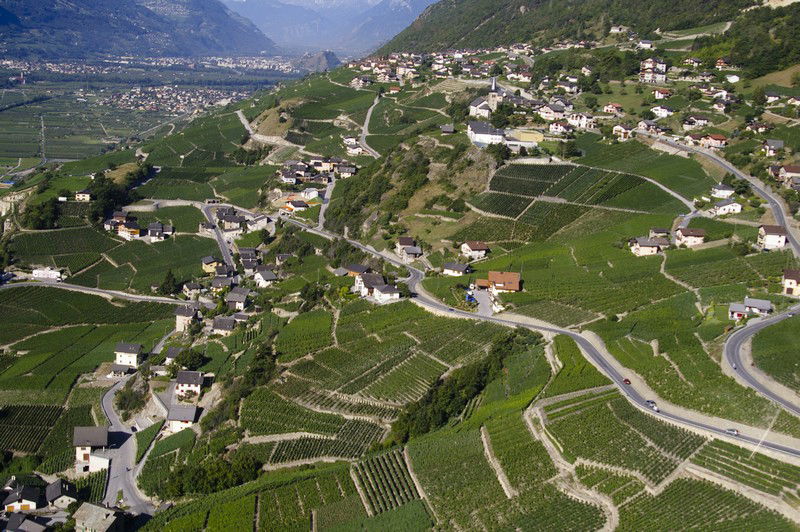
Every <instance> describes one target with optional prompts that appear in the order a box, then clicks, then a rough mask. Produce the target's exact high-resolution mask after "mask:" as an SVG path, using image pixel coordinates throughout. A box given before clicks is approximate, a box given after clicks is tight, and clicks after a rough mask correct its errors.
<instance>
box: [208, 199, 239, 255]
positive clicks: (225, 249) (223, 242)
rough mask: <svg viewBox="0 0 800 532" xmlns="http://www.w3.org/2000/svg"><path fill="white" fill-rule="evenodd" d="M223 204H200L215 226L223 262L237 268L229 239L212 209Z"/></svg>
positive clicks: (209, 220) (215, 235) (215, 234)
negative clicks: (223, 232)
mask: <svg viewBox="0 0 800 532" xmlns="http://www.w3.org/2000/svg"><path fill="white" fill-rule="evenodd" d="M221 206H223V205H221V204H215V205H206V204H202V206H200V210H201V211H202V212H203V214H204V215H205V217H206V220H208V222H209V223H210V224H212V225H213V226H214V237H215V238H216V239H217V245H218V246H219V252H220V253H221V254H222V260H223V262H225V264H227V265H228V267H229V268H235V267H236V265H235V264H234V263H233V255H232V254H231V248H230V246H229V245H228V241H227V239H226V238H225V235H223V234H222V230H221V229H220V228H219V224H218V223H217V220H216V219H215V218H214V213H212V212H211V210H212V209H214V208H217V207H221ZM239 210H241V209H239Z"/></svg>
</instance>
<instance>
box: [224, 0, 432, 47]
mask: <svg viewBox="0 0 800 532" xmlns="http://www.w3.org/2000/svg"><path fill="white" fill-rule="evenodd" d="M434 1H435V0H225V2H226V5H227V6H228V7H229V8H230V9H231V10H233V11H235V12H236V13H238V14H240V15H242V16H244V17H247V18H248V19H250V20H251V21H253V23H254V24H255V25H256V26H258V28H259V29H260V30H261V31H263V32H264V34H266V35H267V36H269V37H270V38H271V39H273V40H274V41H275V42H277V43H278V45H280V46H281V47H282V48H285V49H288V50H295V51H309V50H319V49H328V50H335V51H337V52H342V53H344V54H347V55H354V54H359V53H364V52H368V51H371V50H374V49H375V48H376V47H377V46H379V45H381V44H382V43H384V42H386V41H388V40H389V39H391V38H392V37H393V36H394V35H395V34H397V32H399V31H400V30H402V29H403V28H405V27H406V26H407V25H409V24H411V22H413V21H414V19H415V18H416V17H417V16H418V15H419V14H420V13H421V12H422V11H423V10H424V9H425V8H426V7H428V6H429V5H430V4H431V3H433V2H434Z"/></svg>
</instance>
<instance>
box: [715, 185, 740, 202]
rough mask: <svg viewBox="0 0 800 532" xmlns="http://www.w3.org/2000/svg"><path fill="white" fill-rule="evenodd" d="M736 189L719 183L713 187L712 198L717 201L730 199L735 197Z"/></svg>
mask: <svg viewBox="0 0 800 532" xmlns="http://www.w3.org/2000/svg"><path fill="white" fill-rule="evenodd" d="M734 192H736V191H735V189H734V188H733V187H732V186H730V185H726V184H725V183H718V184H716V185H714V186H713V187H711V197H712V198H717V199H730V198H731V197H733V194H734Z"/></svg>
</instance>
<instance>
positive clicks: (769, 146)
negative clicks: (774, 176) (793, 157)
mask: <svg viewBox="0 0 800 532" xmlns="http://www.w3.org/2000/svg"><path fill="white" fill-rule="evenodd" d="M783 148H784V142H783V141H782V140H778V139H767V140H765V141H764V145H763V146H762V147H761V149H762V150H763V151H764V154H765V155H766V156H767V157H775V156H776V155H778V154H779V153H781V152H782V151H783Z"/></svg>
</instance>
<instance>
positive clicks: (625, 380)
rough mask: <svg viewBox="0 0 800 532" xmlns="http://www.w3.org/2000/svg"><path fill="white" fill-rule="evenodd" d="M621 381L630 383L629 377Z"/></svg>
mask: <svg viewBox="0 0 800 532" xmlns="http://www.w3.org/2000/svg"><path fill="white" fill-rule="evenodd" d="M622 382H624V383H625V384H630V383H631V380H630V379H622Z"/></svg>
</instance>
